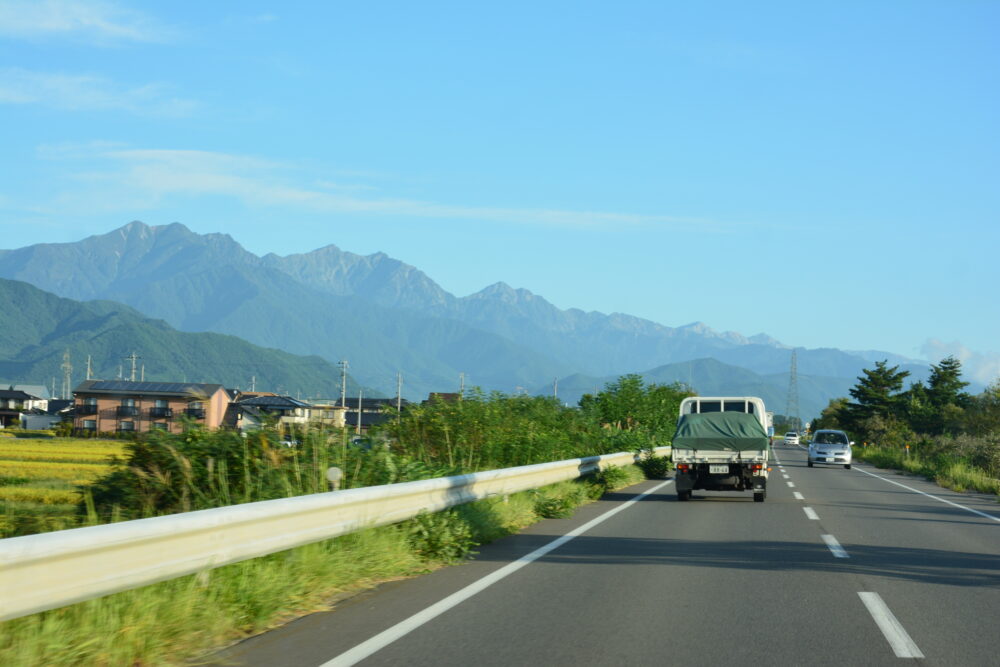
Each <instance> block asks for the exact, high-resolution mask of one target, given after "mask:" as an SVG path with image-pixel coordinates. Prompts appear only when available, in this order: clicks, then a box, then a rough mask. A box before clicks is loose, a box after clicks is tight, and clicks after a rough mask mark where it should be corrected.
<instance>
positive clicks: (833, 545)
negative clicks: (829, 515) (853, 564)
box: [822, 535, 850, 558]
mask: <svg viewBox="0 0 1000 667" xmlns="http://www.w3.org/2000/svg"><path fill="white" fill-rule="evenodd" d="M822 537H823V541H824V542H826V546H828V547H829V548H830V552H831V553H833V557H834V558H850V556H848V555H847V551H845V550H844V547H842V546H840V542H838V541H837V538H836V537H834V536H833V535H823V536H822Z"/></svg>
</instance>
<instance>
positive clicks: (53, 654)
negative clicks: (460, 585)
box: [0, 466, 643, 667]
mask: <svg viewBox="0 0 1000 667" xmlns="http://www.w3.org/2000/svg"><path fill="white" fill-rule="evenodd" d="M642 479H643V474H642V472H641V471H639V469H638V468H636V467H635V466H628V467H626V468H620V469H612V470H610V471H605V472H604V473H602V474H600V475H595V476H592V477H590V478H587V479H584V480H580V481H574V482H561V483H559V484H554V485H552V486H549V487H546V488H543V489H538V490H534V491H526V492H523V493H518V494H513V495H511V496H509V497H507V498H500V497H496V498H489V499H486V500H482V501H478V502H475V503H470V504H467V505H462V506H460V507H457V508H454V509H452V510H449V511H448V512H443V513H439V514H437V515H433V517H434V518H433V519H431V520H432V521H434V522H437V524H436V525H435V526H434V527H435V535H436V536H437V537H436V538H435V539H436V542H438V543H437V544H434V543H431V544H429V543H428V542H427V541H424V540H422V539H421V535H422V531H421V530H420V519H419V518H418V519H417V520H410V521H407V522H403V523H402V524H398V525H396V526H385V527H382V528H377V529H373V530H367V531H362V532H358V533H354V534H351V535H345V536H343V537H340V538H337V539H333V540H327V541H324V542H318V543H315V544H311V545H307V546H304V547H299V548H297V549H291V550H288V551H285V552H281V553H278V554H272V555H270V556H265V557H263V558H256V559H253V560H249V561H245V562H242V563H235V564H233V565H227V566H224V567H221V568H218V569H215V570H211V571H209V572H206V573H203V574H202V575H192V576H187V577H181V578H179V579H174V580H172V581H167V582H163V583H160V584H155V585H152V586H147V587H145V588H140V589H136V590H132V591H126V592H123V593H117V594H115V595H109V596H107V597H104V598H100V599H96V600H89V601H87V602H82V603H79V604H75V605H70V606H69V607H65V608H62V609H56V610H52V611H48V612H43V613H40V614H33V615H31V616H27V617H24V618H20V619H15V620H12V621H7V622H6V623H3V624H0V664H2V665H5V667H35V666H36V665H47V666H49V667H62V666H69V665H88V666H98V667H103V666H111V665H182V664H190V661H191V660H194V659H197V658H198V657H199V656H204V655H205V654H206V653H209V652H211V651H213V650H216V649H217V648H219V647H221V646H224V645H226V644H228V643H230V642H232V641H235V640H238V639H240V638H243V637H246V636H249V635H252V634H255V633H259V632H262V631H264V630H266V629H268V628H270V627H274V626H276V625H279V624H281V623H282V622H285V621H288V620H290V619H292V618H295V617H297V616H301V615H302V614H305V613H309V612H312V611H317V610H322V609H329V608H330V607H331V605H332V604H335V602H336V601H337V600H338V599H342V598H343V597H345V596H349V595H351V594H354V593H357V592H359V591H362V590H364V589H367V588H371V587H373V586H375V585H377V584H378V583H381V582H384V581H388V580H392V579H398V578H401V577H408V576H413V575H416V574H419V573H422V572H427V571H429V570H432V569H435V568H438V567H441V566H442V565H444V564H446V563H448V562H451V561H453V560H455V558H454V556H455V554H456V553H460V552H463V551H464V550H465V549H467V548H468V546H469V545H467V544H466V545H464V546H463V545H461V544H458V543H459V542H461V539H462V538H461V535H460V534H465V535H467V536H468V538H470V539H471V540H472V541H474V542H476V543H480V544H484V543H487V542H491V541H493V540H496V539H498V538H500V537H503V536H505V535H510V534H513V533H516V532H518V531H519V530H521V529H522V528H524V527H525V526H528V525H530V524H532V523H534V522H536V521H538V520H540V519H541V518H543V517H545V516H564V515H567V514H569V513H572V509H573V508H575V507H576V506H578V505H580V504H582V503H585V502H588V501H589V500H591V499H593V498H596V497H599V496H600V495H601V494H602V493H603V492H605V491H607V490H613V489H617V488H622V487H625V486H629V485H632V484H635V483H637V482H639V481H641V480H642ZM553 508H555V509H556V510H558V511H556V512H555V513H553ZM442 526H444V527H445V528H448V529H449V530H447V531H444V532H446V533H447V534H451V535H458V537H456V538H454V539H453V540H452V543H451V544H448V543H445V544H441V543H440V542H441V538H440V535H441V532H442V531H440V530H437V529H439V528H441V527H442Z"/></svg>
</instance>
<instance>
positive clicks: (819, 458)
mask: <svg viewBox="0 0 1000 667" xmlns="http://www.w3.org/2000/svg"><path fill="white" fill-rule="evenodd" d="M853 444H854V443H853V442H851V441H850V440H848V438H847V434H846V433H844V432H843V431H834V430H830V429H821V430H819V431H816V433H814V434H813V439H812V442H810V443H809V454H808V456H809V467H810V468H812V467H813V464H814V463H829V464H832V465H842V466H844V467H845V468H848V469H850V467H851V445H853Z"/></svg>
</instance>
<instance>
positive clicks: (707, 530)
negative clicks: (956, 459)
mask: <svg viewBox="0 0 1000 667" xmlns="http://www.w3.org/2000/svg"><path fill="white" fill-rule="evenodd" d="M776 458H777V460H778V461H780V465H779V464H778V463H777V462H776V463H775V464H774V469H773V471H772V473H771V477H770V482H769V489H768V498H767V501H766V502H764V503H754V502H753V501H752V495H751V494H750V493H749V492H744V493H724V492H705V491H696V492H695V496H694V498H693V499H692V500H691V501H690V502H686V503H680V502H677V501H676V496H675V493H674V491H673V486H672V483H671V482H669V481H668V482H652V481H651V482H645V483H643V484H640V485H638V486H635V487H632V488H630V489H626V490H624V491H621V492H619V493H616V494H611V495H610V496H609V497H606V498H604V499H602V500H601V501H599V502H596V503H593V504H591V505H587V506H585V507H583V508H581V509H580V510H579V511H578V512H577V514H576V515H575V516H574V517H573V518H571V519H560V520H555V519H553V520H547V521H543V522H541V523H539V524H536V525H535V526H532V527H531V528H529V529H528V530H526V531H525V532H524V533H522V534H520V535H516V536H513V537H510V538H506V539H504V540H500V541H498V542H497V543H495V544H492V545H488V546H485V547H481V548H480V550H479V555H478V556H477V557H476V558H475V559H474V560H472V561H470V562H468V563H466V564H463V565H461V566H456V567H451V568H446V569H444V570H440V571H437V572H434V573H432V574H429V575H427V576H424V577H419V578H416V579H411V580H407V581H401V582H396V583H392V584H387V585H384V586H381V587H379V588H378V589H376V590H375V591H372V592H370V593H367V594H364V595H361V596H358V597H356V598H353V599H351V600H350V601H348V602H346V603H343V604H341V605H340V606H338V608H337V609H336V610H335V611H333V612H329V613H320V614H313V615H311V616H308V617H305V618H302V619H299V620H298V621H295V622H293V623H291V624H289V625H287V626H285V627H283V628H280V629H278V630H275V631H272V632H269V633H266V634H264V635H260V636H258V637H255V638H252V639H250V640H247V641H245V642H242V643H241V644H239V645H237V646H235V647H233V648H231V649H230V650H227V651H226V652H224V653H222V654H220V655H219V656H217V664H220V665H221V664H227V665H241V666H246V667H258V666H259V667H265V666H267V667H275V666H281V665H288V666H295V667H299V666H302V667H318V666H321V665H323V666H328V667H333V666H339V665H350V664H361V665H366V666H376V665H435V666H437V665H477V666H484V667H485V666H489V665H574V666H580V665H720V664H727V663H744V664H757V665H830V664H836V665H883V664H893V665H898V664H899V663H900V662H901V661H903V662H910V663H912V662H915V661H918V660H919V661H921V662H922V663H925V664H931V665H948V666H949V667H955V666H958V665H976V666H978V665H1000V505H998V504H997V503H996V502H994V501H993V500H992V499H991V498H989V497H986V496H975V495H967V494H957V493H953V492H950V491H947V490H944V489H941V488H939V487H937V486H935V485H933V484H931V483H928V482H926V481H923V480H921V479H918V478H914V477H909V476H901V475H898V474H896V473H893V472H888V471H880V470H877V469H875V468H873V467H871V466H867V465H863V464H862V465H858V464H855V466H854V468H853V469H852V470H845V469H844V468H843V467H835V466H817V467H814V468H808V467H806V464H805V452H804V451H803V450H802V449H801V448H797V447H783V446H778V447H776ZM901 485H903V486H901ZM927 494H929V495H927ZM942 500H946V501H949V502H942ZM949 503H951V504H949ZM609 512H614V513H613V514H610V515H608V513H609ZM574 532H575V533H578V534H577V535H575V536H574V537H567V535H573V534H574ZM556 540H560V542H558V543H557V544H555V545H553V541H556ZM540 548H541V549H542V550H543V551H544V553H540V554H539V553H537V550H538V549H540ZM546 549H547V550H546ZM533 552H534V553H533Z"/></svg>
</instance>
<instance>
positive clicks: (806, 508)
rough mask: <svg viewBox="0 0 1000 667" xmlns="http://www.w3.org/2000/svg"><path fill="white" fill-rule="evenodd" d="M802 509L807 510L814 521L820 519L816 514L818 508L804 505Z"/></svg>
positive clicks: (808, 515) (807, 514) (807, 513)
mask: <svg viewBox="0 0 1000 667" xmlns="http://www.w3.org/2000/svg"><path fill="white" fill-rule="evenodd" d="M802 511H803V512H805V513H806V516H807V517H809V518H810V519H812V520H813V521H819V515H818V514H816V510H814V509H813V508H811V507H803V508H802Z"/></svg>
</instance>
